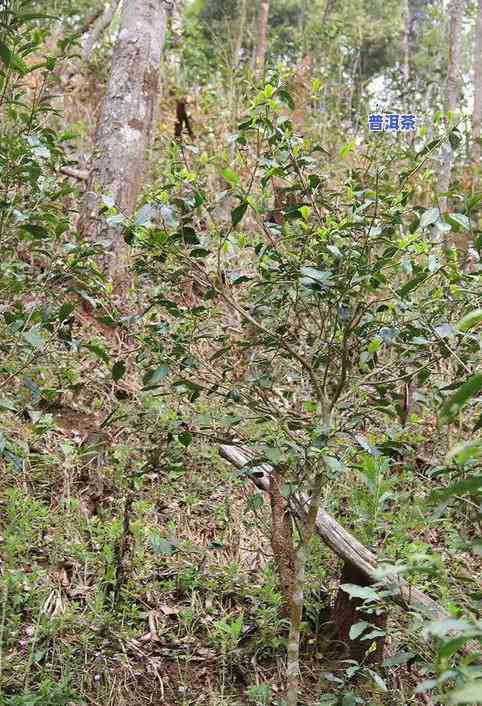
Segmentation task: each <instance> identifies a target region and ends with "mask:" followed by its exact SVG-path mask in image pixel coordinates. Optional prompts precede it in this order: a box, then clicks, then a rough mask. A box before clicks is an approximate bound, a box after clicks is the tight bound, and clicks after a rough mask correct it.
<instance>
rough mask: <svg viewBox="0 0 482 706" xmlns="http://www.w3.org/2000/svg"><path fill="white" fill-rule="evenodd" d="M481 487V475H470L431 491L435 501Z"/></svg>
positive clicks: (478, 489)
mask: <svg viewBox="0 0 482 706" xmlns="http://www.w3.org/2000/svg"><path fill="white" fill-rule="evenodd" d="M481 488H482V476H472V477H471V478H467V479H465V480H461V481H459V482H458V483H454V484H453V485H449V487H448V488H444V489H443V490H436V491H435V492H434V493H432V496H431V497H432V498H433V499H434V500H436V501H437V502H440V501H441V500H445V499H446V498H450V497H452V495H463V494H464V493H476V492H478V491H480V489H481Z"/></svg>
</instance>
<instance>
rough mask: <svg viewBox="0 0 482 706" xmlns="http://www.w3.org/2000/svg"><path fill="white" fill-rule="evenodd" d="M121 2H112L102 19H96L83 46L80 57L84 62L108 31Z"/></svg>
mask: <svg viewBox="0 0 482 706" xmlns="http://www.w3.org/2000/svg"><path fill="white" fill-rule="evenodd" d="M119 2H120V0H112V2H111V3H110V4H109V5H107V7H106V8H105V9H104V12H103V13H102V14H101V15H100V17H98V18H97V19H96V22H95V24H94V25H93V27H92V29H91V30H90V31H89V33H88V35H87V36H86V38H85V40H84V43H83V45H82V51H81V52H80V55H81V57H82V60H83V61H86V60H87V59H88V58H89V56H90V54H91V52H92V49H93V48H94V47H95V45H96V44H97V42H98V41H99V38H100V37H101V35H102V33H103V32H104V30H105V29H107V27H109V26H110V24H111V22H112V19H113V17H114V15H115V12H116V10H117V8H118V6H119Z"/></svg>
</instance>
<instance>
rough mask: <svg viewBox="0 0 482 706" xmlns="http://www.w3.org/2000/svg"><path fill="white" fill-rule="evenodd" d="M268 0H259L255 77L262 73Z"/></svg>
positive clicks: (266, 35) (264, 56)
mask: <svg viewBox="0 0 482 706" xmlns="http://www.w3.org/2000/svg"><path fill="white" fill-rule="evenodd" d="M268 16H269V0H261V2H260V4H259V14H258V41H257V43H256V56H255V71H256V78H258V79H259V78H260V77H261V76H262V75H263V73H264V65H265V61H266V47H267V43H268Z"/></svg>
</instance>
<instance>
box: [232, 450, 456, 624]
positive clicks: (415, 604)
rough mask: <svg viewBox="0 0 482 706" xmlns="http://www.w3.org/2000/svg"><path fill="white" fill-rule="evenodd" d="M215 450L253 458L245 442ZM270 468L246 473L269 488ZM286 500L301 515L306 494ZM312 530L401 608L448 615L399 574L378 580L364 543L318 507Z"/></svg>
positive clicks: (244, 460)
mask: <svg viewBox="0 0 482 706" xmlns="http://www.w3.org/2000/svg"><path fill="white" fill-rule="evenodd" d="M219 453H220V455H221V456H222V457H223V458H224V459H226V460H227V461H229V462H230V463H231V464H232V465H233V466H236V467H237V468H244V467H245V466H247V465H248V466H249V464H250V462H251V460H252V459H253V458H254V455H253V453H252V452H251V451H250V450H249V449H247V448H246V447H245V446H228V445H222V446H220V448H219ZM271 472H272V468H271V466H269V465H268V464H262V465H260V466H256V467H253V468H250V469H249V470H248V472H247V476H248V477H249V478H250V480H251V481H253V483H254V484H255V485H256V486H257V487H258V488H260V490H263V491H265V492H269V483H270V474H271ZM290 500H291V508H292V511H293V512H294V514H295V515H297V516H298V517H301V518H302V517H303V516H304V514H305V513H306V508H307V507H308V503H309V500H308V497H307V496H306V495H304V494H301V493H299V494H294V495H293V496H291V498H290ZM316 532H317V534H318V535H319V536H320V537H321V539H322V540H323V541H324V542H325V544H326V545H327V546H328V547H330V549H331V550H332V551H333V552H334V553H335V554H336V555H337V556H338V557H340V559H343V561H344V562H345V563H347V564H350V565H351V566H353V567H355V568H356V569H357V570H358V571H360V572H361V573H362V574H363V575H364V576H365V577H366V579H367V583H371V584H374V583H381V584H383V585H385V586H386V587H387V588H391V589H395V590H394V591H393V595H392V599H393V600H394V601H395V602H396V603H397V604H398V605H400V606H401V607H402V608H404V609H405V610H416V611H418V612H422V613H423V614H424V615H425V616H427V617H429V618H430V619H432V620H445V619H447V618H450V617H451V616H450V615H449V614H448V613H447V612H446V611H445V610H444V609H443V608H442V607H441V606H440V605H439V604H438V603H437V602H436V601H434V600H433V599H432V598H430V597H429V596H427V595H426V594H425V593H422V591H420V590H419V589H418V588H415V587H413V586H410V585H409V584H408V583H407V582H406V581H405V580H404V579H402V578H401V577H398V576H397V577H396V578H393V577H388V578H385V579H383V580H382V581H380V577H379V574H378V569H379V566H378V560H377V557H376V556H375V554H373V553H372V552H371V551H370V550H369V549H367V548H366V547H364V546H363V544H361V542H359V541H358V539H356V537H354V536H353V535H352V534H350V532H348V531H347V530H346V529H345V528H344V527H342V526H341V525H340V523H339V522H337V520H335V518H334V517H332V516H331V515H330V514H329V513H328V512H326V510H323V509H322V508H320V509H319V511H318V516H317V518H316Z"/></svg>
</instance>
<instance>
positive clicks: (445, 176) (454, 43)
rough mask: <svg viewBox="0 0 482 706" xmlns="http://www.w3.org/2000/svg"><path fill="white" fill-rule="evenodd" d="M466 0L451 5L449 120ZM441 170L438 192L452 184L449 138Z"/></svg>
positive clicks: (456, 88)
mask: <svg viewBox="0 0 482 706" xmlns="http://www.w3.org/2000/svg"><path fill="white" fill-rule="evenodd" d="M464 6H465V0H451V2H450V6H449V16H450V30H449V56H448V67H447V89H446V98H445V113H446V120H447V121H448V119H449V118H448V114H449V113H450V114H452V117H453V115H454V113H455V111H456V109H457V98H458V92H459V84H460V36H461V32H462V17H463V10H464ZM439 169H440V172H439V178H438V182H437V192H438V193H445V192H447V191H448V189H449V186H450V177H451V175H452V148H451V146H450V143H449V141H448V140H447V141H446V142H445V143H444V145H443V147H442V157H441V160H440V167H439ZM439 205H440V210H441V211H442V212H443V211H446V210H447V197H446V196H442V197H441V198H440V200H439Z"/></svg>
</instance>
